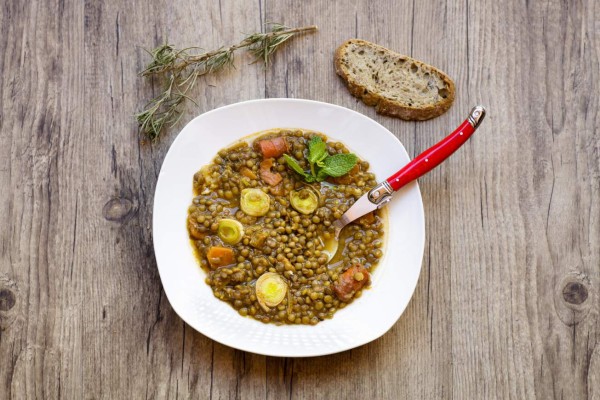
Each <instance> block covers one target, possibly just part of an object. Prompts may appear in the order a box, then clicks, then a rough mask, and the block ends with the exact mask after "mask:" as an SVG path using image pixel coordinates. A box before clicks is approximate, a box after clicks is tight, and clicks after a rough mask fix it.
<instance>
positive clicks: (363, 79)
mask: <svg viewBox="0 0 600 400" xmlns="http://www.w3.org/2000/svg"><path fill="white" fill-rule="evenodd" d="M335 71H336V72H337V74H338V75H339V76H341V77H342V79H343V80H344V81H345V82H346V85H348V89H349V90H350V92H351V93H352V95H354V96H356V97H358V98H359V99H361V100H362V101H363V102H364V103H365V104H367V105H369V106H375V109H376V110H377V112H378V113H380V114H384V115H389V116H392V117H399V118H402V119H406V120H419V121H422V120H426V119H430V118H434V117H437V116H439V115H441V114H443V113H445V112H446V111H447V110H448V109H449V108H450V106H451V105H452V102H453V101H454V91H455V89H454V82H452V79H450V78H449V77H448V75H446V74H445V73H443V72H442V71H440V70H439V69H437V68H435V67H433V66H431V65H427V64H425V63H423V62H421V61H418V60H415V59H414V58H411V57H408V56H404V55H402V54H398V53H395V52H393V51H391V50H388V49H386V48H385V47H382V46H379V45H376V44H374V43H370V42H366V41H364V40H359V39H350V40H348V41H347V42H345V43H343V44H342V45H341V46H340V47H338V49H337V50H336V52H335Z"/></svg>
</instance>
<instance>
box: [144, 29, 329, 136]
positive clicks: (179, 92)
mask: <svg viewBox="0 0 600 400" xmlns="http://www.w3.org/2000/svg"><path fill="white" fill-rule="evenodd" d="M268 25H269V26H270V30H268V31H267V32H259V33H253V34H251V35H247V36H246V37H245V38H244V39H243V40H242V41H241V42H239V43H237V44H234V45H231V46H227V47H220V48H218V49H216V50H212V51H204V50H202V49H199V48H197V47H190V48H185V49H177V48H175V47H174V46H172V45H171V44H169V43H164V44H163V45H161V46H158V47H157V48H155V49H154V50H150V51H148V54H149V55H150V56H151V57H152V60H151V61H150V63H149V64H148V65H147V66H146V68H145V69H144V70H143V71H142V72H141V73H140V75H142V76H148V77H157V78H159V79H161V80H162V81H163V83H164V87H163V89H162V91H161V92H160V94H158V95H157V96H156V97H154V98H153V99H152V100H150V102H148V103H147V104H146V106H145V108H144V110H143V111H141V112H139V113H138V114H136V116H135V117H136V119H137V123H138V127H139V130H140V132H142V133H144V134H145V135H146V136H148V138H150V139H152V140H156V139H157V138H158V136H159V135H160V133H161V132H162V131H163V130H164V129H165V128H166V127H171V126H173V125H175V124H176V123H177V122H178V121H179V118H180V117H181V115H182V111H183V105H184V104H185V102H186V100H190V101H192V102H194V100H193V99H192V98H191V97H190V96H191V95H192V93H191V90H192V88H193V87H194V85H195V84H196V81H197V80H198V78H200V77H202V76H204V75H207V74H211V73H215V72H219V71H222V70H224V69H226V68H230V67H233V61H234V53H235V52H236V51H237V50H239V49H243V48H245V49H246V50H248V51H249V52H250V53H251V54H252V55H253V56H254V57H255V59H256V60H257V61H258V60H260V61H263V62H264V64H265V66H268V65H269V63H270V61H271V56H272V55H273V53H275V51H277V50H278V49H279V48H280V47H281V45H282V44H283V43H285V42H287V41H288V40H290V39H291V38H293V37H295V36H296V35H299V34H303V33H308V32H313V31H315V30H317V27H316V26H314V25H313V26H305V27H302V28H289V27H287V26H285V25H282V24H276V23H273V24H268ZM194 50H195V51H194Z"/></svg>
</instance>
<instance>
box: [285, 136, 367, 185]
mask: <svg viewBox="0 0 600 400" xmlns="http://www.w3.org/2000/svg"><path fill="white" fill-rule="evenodd" d="M283 157H284V158H285V162H286V163H287V165H288V167H290V168H291V169H293V170H294V171H295V172H296V173H298V175H300V176H302V178H304V180H305V181H306V182H308V183H312V182H321V181H324V180H325V179H327V178H328V177H330V176H331V177H334V178H337V177H340V176H342V175H346V174H347V173H348V172H350V170H351V169H352V168H354V166H355V165H356V162H357V161H358V157H356V155H355V154H352V153H350V154H334V155H329V153H328V152H327V144H326V143H325V142H324V141H323V139H321V138H320V137H319V136H313V137H312V138H311V139H310V141H309V142H308V156H307V157H306V160H307V161H308V164H309V165H310V170H309V171H305V170H304V169H302V167H301V166H300V163H299V162H298V160H296V159H295V158H294V157H291V156H289V155H287V154H284V155H283Z"/></svg>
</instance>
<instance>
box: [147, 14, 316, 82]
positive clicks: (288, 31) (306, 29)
mask: <svg viewBox="0 0 600 400" xmlns="http://www.w3.org/2000/svg"><path fill="white" fill-rule="evenodd" d="M317 29H318V27H317V26H316V25H311V26H304V27H301V28H292V29H286V30H283V31H275V32H268V33H266V34H265V38H272V37H275V36H281V35H288V34H296V33H307V32H312V31H316V30H317ZM250 45H252V43H251V42H249V41H248V40H247V39H244V40H242V41H241V42H240V43H238V44H234V45H232V46H229V47H225V48H220V49H217V50H212V51H209V52H206V53H202V54H198V55H195V56H189V57H188V58H187V59H186V60H184V61H181V62H179V63H177V64H175V65H173V66H171V67H170V69H173V70H174V71H181V70H183V69H185V68H187V67H188V66H190V65H191V64H195V63H198V62H201V61H204V60H207V59H209V58H211V57H214V56H215V55H217V54H219V53H221V52H224V51H226V52H233V51H236V50H239V49H242V48H244V47H248V46H250ZM162 72H164V70H163V69H159V70H153V71H150V74H152V75H154V74H160V73H162Z"/></svg>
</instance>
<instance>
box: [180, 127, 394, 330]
mask: <svg viewBox="0 0 600 400" xmlns="http://www.w3.org/2000/svg"><path fill="white" fill-rule="evenodd" d="M315 135H318V136H320V137H321V138H322V139H323V141H325V143H326V146H327V152H328V153H329V154H330V155H334V154H341V153H349V150H348V149H347V148H346V147H345V146H344V145H343V144H342V143H340V142H333V141H328V140H327V138H326V137H325V136H324V135H322V134H320V133H317V132H312V131H303V130H287V129H277V130H271V131H267V132H264V133H262V134H260V135H259V136H257V137H256V138H255V139H254V140H253V141H251V142H250V143H248V142H246V141H240V142H238V143H236V144H234V145H233V146H230V147H228V148H225V149H223V150H221V151H219V152H218V154H217V156H216V157H215V158H214V159H213V161H212V162H211V164H209V165H206V166H204V167H203V168H202V169H201V170H200V171H198V172H197V173H196V174H195V175H194V178H193V189H194V198H193V201H192V204H191V205H190V206H189V209H188V219H187V228H188V233H189V236H190V239H191V242H192V246H193V248H194V251H195V253H196V255H197V258H198V260H199V263H200V266H201V267H202V269H203V270H204V271H205V272H206V274H207V277H206V283H207V284H208V285H209V286H210V287H211V289H212V291H213V294H214V295H215V297H217V298H218V299H221V300H223V301H225V302H227V303H229V304H230V305H231V306H232V307H233V308H234V309H235V310H237V312H238V313H239V314H240V315H242V316H250V317H253V318H255V319H257V320H259V321H262V322H265V323H275V324H309V325H315V324H317V323H319V322H320V321H322V320H324V319H327V318H332V317H333V315H334V313H335V312H336V311H337V310H339V309H341V308H344V307H346V306H347V305H348V304H350V303H352V302H353V301H354V300H355V299H356V298H358V297H360V295H361V293H362V290H363V289H364V288H366V287H368V285H369V283H370V274H371V273H372V272H373V269H374V268H375V266H376V265H377V263H378V262H379V260H380V259H381V257H382V255H383V245H384V228H385V224H384V216H383V214H382V211H380V210H377V211H375V212H373V213H371V214H367V215H365V216H364V217H362V218H361V219H359V220H357V221H355V222H354V223H352V224H350V225H348V226H347V227H346V228H345V229H344V230H343V231H342V235H341V237H340V239H339V240H340V241H339V250H338V253H337V255H336V256H335V257H334V258H333V259H332V260H329V258H328V256H327V254H326V253H325V248H326V245H327V243H328V241H330V240H331V239H332V237H333V227H332V223H333V222H334V221H335V220H336V219H338V218H339V217H340V216H341V215H342V214H343V213H344V212H345V211H346V210H347V209H348V208H349V207H350V206H351V205H352V204H353V203H354V201H356V200H357V199H358V198H359V197H360V196H362V195H363V194H364V193H366V192H367V191H368V190H369V189H371V188H372V187H373V186H375V185H376V183H377V182H376V179H375V175H374V174H373V173H371V172H369V163H368V162H367V161H362V160H358V162H357V163H356V165H355V167H354V168H352V170H350V172H348V173H347V174H345V175H343V176H341V177H336V178H331V177H329V178H328V179H327V180H326V181H324V182H320V183H319V182H313V183H306V182H305V181H304V180H303V179H302V177H301V176H300V175H299V174H297V173H296V172H294V171H293V170H292V169H290V168H289V167H288V166H287V164H286V160H285V157H284V156H283V155H284V154H287V155H290V156H292V157H294V158H295V159H296V160H298V163H299V164H300V167H302V168H303V169H304V170H308V169H309V164H308V162H307V160H306V156H307V151H308V149H307V146H308V141H309V140H310V139H311V138H312V137H314V136H315Z"/></svg>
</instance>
